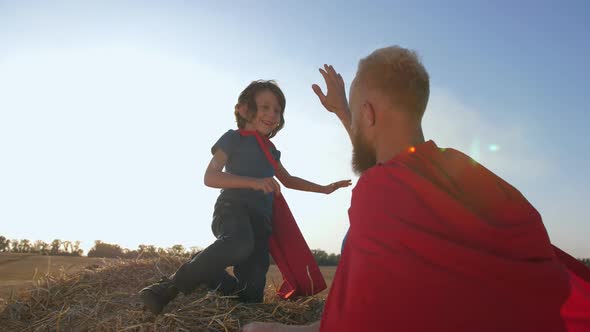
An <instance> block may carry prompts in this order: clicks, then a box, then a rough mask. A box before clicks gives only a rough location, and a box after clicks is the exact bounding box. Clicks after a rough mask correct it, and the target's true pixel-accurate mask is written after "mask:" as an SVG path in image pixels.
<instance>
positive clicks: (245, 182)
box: [204, 149, 281, 193]
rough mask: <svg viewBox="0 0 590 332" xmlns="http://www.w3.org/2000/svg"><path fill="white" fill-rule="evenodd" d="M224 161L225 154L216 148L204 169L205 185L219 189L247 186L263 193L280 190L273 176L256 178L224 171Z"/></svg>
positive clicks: (225, 160)
mask: <svg viewBox="0 0 590 332" xmlns="http://www.w3.org/2000/svg"><path fill="white" fill-rule="evenodd" d="M226 162H227V154H226V153H225V152H223V150H221V149H218V150H217V151H216V152H215V154H214V155H213V158H211V161H210V162H209V166H207V170H206V171H205V177H204V182H205V185H206V186H207V187H212V188H221V189H229V188H247V189H254V190H262V191H264V192H265V193H269V192H280V191H281V188H280V186H279V184H278V183H277V182H276V181H275V179H273V178H262V179H258V178H250V177H246V176H239V175H234V174H230V173H227V172H224V171H223V167H225V163H226Z"/></svg>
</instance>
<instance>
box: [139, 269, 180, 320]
mask: <svg viewBox="0 0 590 332" xmlns="http://www.w3.org/2000/svg"><path fill="white" fill-rule="evenodd" d="M176 295H178V288H176V286H174V284H173V283H172V281H171V280H170V279H168V278H167V277H162V279H160V281H158V282H157V283H155V284H152V285H149V286H147V287H145V288H144V289H142V290H141V291H139V296H140V298H141V301H142V302H143V304H144V306H145V307H146V308H147V309H149V310H150V311H151V312H153V313H154V314H156V315H158V314H159V313H160V312H162V309H164V307H165V306H166V305H167V304H168V302H170V301H172V299H174V298H175V297H176Z"/></svg>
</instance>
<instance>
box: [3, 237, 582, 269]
mask: <svg viewBox="0 0 590 332" xmlns="http://www.w3.org/2000/svg"><path fill="white" fill-rule="evenodd" d="M200 250H201V249H200V248H199V247H190V248H185V247H184V246H183V245H181V244H175V245H173V246H172V247H170V248H161V247H156V246H154V245H146V244H140V245H139V246H138V247H137V249H133V250H131V249H127V248H123V247H121V246H120V245H118V244H110V243H106V242H102V241H100V240H97V241H95V242H94V246H93V247H92V248H91V249H90V250H89V251H88V255H87V256H88V257H104V258H125V259H138V258H155V257H159V256H177V257H184V258H189V257H191V256H192V255H195V254H197V253H198V252H199V251H200ZM0 252H11V253H31V254H43V255H53V256H82V254H83V253H84V251H83V250H82V249H80V241H62V240H60V239H55V240H53V241H51V242H50V243H47V242H44V241H40V240H37V241H34V242H31V241H30V240H27V239H22V240H18V239H7V238H6V237H4V236H1V235H0ZM311 253H312V254H313V257H314V258H315V260H316V262H317V263H318V265H321V266H336V265H338V262H339V261H340V254H333V253H332V254H328V253H327V252H325V251H324V250H321V249H313V250H312V251H311ZM578 260H579V261H580V262H582V263H584V264H585V265H586V266H588V267H590V258H578ZM271 264H274V261H273V260H272V257H271Z"/></svg>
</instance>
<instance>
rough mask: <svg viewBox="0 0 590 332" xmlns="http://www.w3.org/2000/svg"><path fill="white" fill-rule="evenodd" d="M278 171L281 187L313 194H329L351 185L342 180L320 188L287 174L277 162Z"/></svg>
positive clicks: (347, 181)
mask: <svg viewBox="0 0 590 332" xmlns="http://www.w3.org/2000/svg"><path fill="white" fill-rule="evenodd" d="M278 165H279V167H278V169H277V174H276V175H277V178H278V179H279V181H281V183H282V184H283V186H285V187H287V188H289V189H295V190H301V191H310V192H315V193H322V194H331V193H332V192H334V190H336V189H339V188H344V187H348V186H350V185H351V182H350V180H343V181H338V182H334V183H331V184H329V185H327V186H322V185H319V184H316V183H313V182H310V181H307V180H305V179H302V178H299V177H296V176H293V175H291V174H289V172H288V171H287V170H286V169H285V167H283V164H281V162H278Z"/></svg>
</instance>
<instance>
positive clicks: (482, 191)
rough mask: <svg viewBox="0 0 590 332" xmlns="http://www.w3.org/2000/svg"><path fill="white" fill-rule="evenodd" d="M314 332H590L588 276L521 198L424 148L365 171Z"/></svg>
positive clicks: (460, 159)
mask: <svg viewBox="0 0 590 332" xmlns="http://www.w3.org/2000/svg"><path fill="white" fill-rule="evenodd" d="M349 217H350V230H349V234H348V239H347V241H346V244H345V246H344V252H343V255H342V258H341V260H340V263H339V266H338V270H337V272H336V275H335V279H334V282H333V284H332V287H331V289H330V294H329V295H328V299H327V303H326V307H325V309H324V312H323V317H322V323H321V331H338V332H345V331H404V332H410V331H416V332H417V331H420V332H422V331H494V332H496V331H504V332H506V331H514V332H516V331H518V332H522V331H552V332H554V331H557V332H561V331H576V332H581V331H590V272H589V270H588V268H586V267H585V266H583V265H582V264H581V263H580V262H578V261H576V260H575V259H574V258H572V257H571V256H569V255H567V254H566V253H564V252H563V251H561V250H559V249H558V248H556V247H554V246H552V245H551V243H550V240H549V237H548V235H547V232H546V230H545V227H544V225H543V223H542V221H541V216H540V215H539V213H538V212H537V211H536V210H535V208H534V207H533V206H532V205H531V204H530V203H529V202H528V201H527V200H526V199H525V197H524V196H523V195H522V194H521V193H520V192H519V191H518V190H516V189H515V188H514V187H512V186H511V185H510V184H508V183H507V182H505V181H503V180H502V179H501V178H499V177H498V176H496V175H494V174H493V173H492V172H490V171H489V170H487V169H486V168H484V167H483V166H481V165H479V164H477V163H476V162H474V161H473V160H472V159H470V158H469V157H467V156H466V155H464V154H462V153H461V152H459V151H456V150H452V149H446V150H445V149H439V148H438V147H437V146H436V145H435V143H434V142H432V141H429V142H426V143H424V144H421V145H419V146H417V147H415V148H412V149H411V150H409V151H407V152H403V153H401V154H399V155H398V156H396V157H395V158H393V159H392V160H390V161H389V162H387V163H385V164H381V165H377V166H375V167H373V168H371V169H369V170H367V171H366V172H365V173H364V174H363V175H362V176H361V178H360V179H359V181H358V183H357V185H356V187H355V188H354V190H353V195H352V203H351V207H350V210H349Z"/></svg>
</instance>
